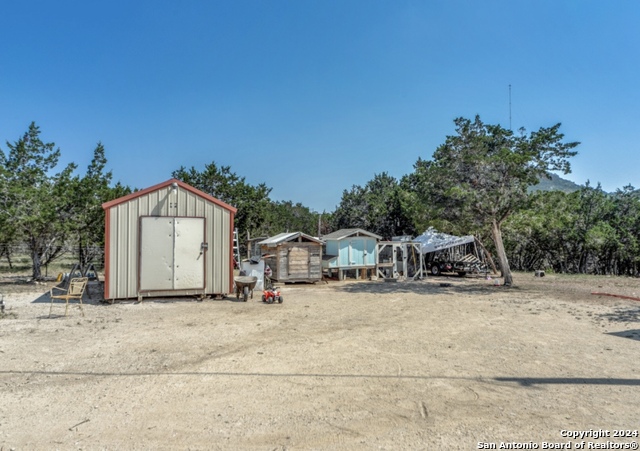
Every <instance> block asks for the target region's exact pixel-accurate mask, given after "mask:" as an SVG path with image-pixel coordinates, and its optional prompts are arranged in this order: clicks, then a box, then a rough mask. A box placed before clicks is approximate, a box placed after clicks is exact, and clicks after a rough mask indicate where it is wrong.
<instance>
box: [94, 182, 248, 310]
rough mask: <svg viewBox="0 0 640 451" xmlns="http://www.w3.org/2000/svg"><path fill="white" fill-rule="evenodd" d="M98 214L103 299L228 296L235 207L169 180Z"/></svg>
mask: <svg viewBox="0 0 640 451" xmlns="http://www.w3.org/2000/svg"><path fill="white" fill-rule="evenodd" d="M102 208H103V209H104V211H105V215H106V217H105V283H104V298H105V299H107V300H114V299H129V298H138V300H142V298H143V297H149V296H189V295H200V296H205V295H221V294H227V293H229V292H231V291H232V287H233V252H232V249H233V220H234V216H235V213H236V209H235V208H234V207H232V206H230V205H227V204H225V203H224V202H222V201H220V200H218V199H216V198H214V197H212V196H209V195H208V194H206V193H203V192H202V191H200V190H197V189H196V188H194V187H192V186H190V185H188V184H186V183H184V182H181V181H180V180H177V179H171V180H167V181H166V182H163V183H160V184H158V185H155V186H152V187H150V188H147V189H143V190H141V191H137V192H135V193H132V194H129V195H128V196H124V197H121V198H119V199H115V200H112V201H110V202H106V203H104V204H103V205H102Z"/></svg>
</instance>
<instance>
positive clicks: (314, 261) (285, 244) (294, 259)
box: [259, 232, 323, 282]
mask: <svg viewBox="0 0 640 451" xmlns="http://www.w3.org/2000/svg"><path fill="white" fill-rule="evenodd" d="M259 244H260V249H261V251H262V254H263V255H264V254H267V255H268V256H267V257H265V262H266V263H267V265H269V267H270V268H271V271H272V276H271V278H272V279H274V280H277V281H278V282H318V281H320V280H322V244H323V243H322V241H321V240H319V239H317V238H314V237H312V236H309V235H307V234H304V233H302V232H292V233H280V234H278V235H276V236H272V237H271V238H267V239H266V240H263V241H260V243H259Z"/></svg>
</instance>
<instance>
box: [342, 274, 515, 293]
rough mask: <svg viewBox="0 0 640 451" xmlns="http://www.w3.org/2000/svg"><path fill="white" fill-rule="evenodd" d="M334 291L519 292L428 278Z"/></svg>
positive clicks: (474, 281) (473, 282)
mask: <svg viewBox="0 0 640 451" xmlns="http://www.w3.org/2000/svg"><path fill="white" fill-rule="evenodd" d="M335 289H336V290H338V291H343V292H346V293H376V294H390V293H415V294H427V295H428V294H452V295H456V294H471V295H492V294H495V293H496V292H497V291H501V292H502V291H504V290H509V291H510V292H514V293H515V292H517V291H519V288H518V287H511V288H507V287H504V286H502V285H493V284H491V281H487V280H484V279H461V278H459V277H451V278H440V277H438V278H428V279H424V280H415V281H414V280H410V281H401V282H393V283H389V282H384V281H377V282H368V281H367V282H355V283H350V284H346V285H342V286H336V287H335Z"/></svg>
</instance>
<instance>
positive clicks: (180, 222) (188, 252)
mask: <svg viewBox="0 0 640 451" xmlns="http://www.w3.org/2000/svg"><path fill="white" fill-rule="evenodd" d="M174 243H175V244H174V248H173V255H174V271H173V289H174V290H188V289H194V288H204V249H203V246H202V243H204V218H176V220H175V241H174Z"/></svg>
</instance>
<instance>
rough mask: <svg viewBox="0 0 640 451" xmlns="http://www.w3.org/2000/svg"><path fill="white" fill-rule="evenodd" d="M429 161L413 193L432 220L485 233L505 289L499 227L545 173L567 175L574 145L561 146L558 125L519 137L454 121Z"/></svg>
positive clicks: (420, 166) (507, 274)
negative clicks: (493, 248) (488, 233)
mask: <svg viewBox="0 0 640 451" xmlns="http://www.w3.org/2000/svg"><path fill="white" fill-rule="evenodd" d="M454 122H455V125H456V134H455V135H452V136H447V138H446V140H445V143H444V144H442V145H441V146H439V147H438V148H437V149H436V151H435V152H434V154H433V159H432V160H431V161H424V160H422V159H418V161H417V162H416V164H415V166H414V167H415V188H416V190H417V193H418V195H419V197H420V198H421V201H422V203H423V204H424V205H426V206H427V208H428V209H429V210H430V211H431V215H430V216H431V217H433V218H436V217H439V218H443V219H445V220H448V221H451V222H452V223H457V224H461V225H463V227H465V228H466V229H467V230H477V229H479V228H485V229H489V230H490V231H491V236H492V239H493V241H494V244H495V246H496V251H497V254H498V259H499V261H500V268H501V271H502V275H503V277H504V281H505V285H511V284H512V282H513V278H512V276H511V271H510V268H509V262H508V260H507V256H506V254H505V251H504V246H503V242H502V232H501V225H502V223H503V221H504V220H505V219H507V218H508V217H509V216H510V215H511V214H512V213H513V212H514V211H517V210H518V209H520V208H522V207H523V206H524V205H525V203H526V200H527V189H528V187H529V186H532V185H535V184H537V183H538V182H539V181H540V178H542V177H546V176H547V174H548V172H549V171H563V172H564V173H568V172H570V164H569V160H568V159H569V158H570V157H572V156H574V155H576V153H577V152H575V151H574V150H573V149H574V148H575V147H576V146H577V145H578V144H579V143H577V142H569V143H565V142H564V141H563V139H564V135H563V134H562V133H560V132H559V129H560V124H556V125H554V126H552V127H549V128H540V129H539V130H538V131H536V132H532V133H530V134H528V135H527V134H526V132H525V130H524V129H521V130H520V131H519V134H517V135H516V134H514V133H513V132H512V131H511V130H508V129H505V128H502V127H501V126H500V125H490V124H485V123H483V122H482V121H481V120H480V117H479V116H476V117H475V119H474V120H470V119H465V118H458V119H456V120H455V121H454Z"/></svg>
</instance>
